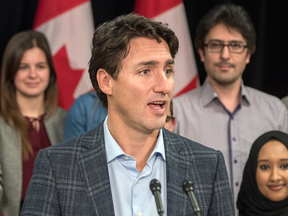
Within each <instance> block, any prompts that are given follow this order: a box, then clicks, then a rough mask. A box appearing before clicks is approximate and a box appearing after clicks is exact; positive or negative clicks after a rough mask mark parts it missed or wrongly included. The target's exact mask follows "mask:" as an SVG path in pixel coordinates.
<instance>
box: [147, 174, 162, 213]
mask: <svg viewBox="0 0 288 216" xmlns="http://www.w3.org/2000/svg"><path fill="white" fill-rule="evenodd" d="M150 190H151V191H152V194H153V195H154V197H155V202H156V207H157V212H158V214H159V215H160V216H163V214H164V209H163V205H162V200H161V196H160V194H161V183H160V182H159V181H158V180H157V179H153V180H151V182H150Z"/></svg>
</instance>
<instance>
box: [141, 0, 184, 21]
mask: <svg viewBox="0 0 288 216" xmlns="http://www.w3.org/2000/svg"><path fill="white" fill-rule="evenodd" d="M180 3H182V0H157V1H139V0H138V1H136V6H135V12H136V13H137V14H139V15H141V16H145V17H147V18H149V19H150V18H154V17H156V16H158V15H160V14H161V13H163V12H165V11H167V10H169V9H171V8H173V7H175V6H176V5H178V4H180Z"/></svg>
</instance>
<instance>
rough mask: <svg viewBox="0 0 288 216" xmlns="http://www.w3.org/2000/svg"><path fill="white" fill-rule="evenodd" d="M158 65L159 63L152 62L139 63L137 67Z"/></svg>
mask: <svg viewBox="0 0 288 216" xmlns="http://www.w3.org/2000/svg"><path fill="white" fill-rule="evenodd" d="M157 64H159V62H158V61H154V60H151V61H143V62H139V63H138V64H137V66H142V65H144V66H146V65H157Z"/></svg>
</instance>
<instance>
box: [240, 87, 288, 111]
mask: <svg viewBox="0 0 288 216" xmlns="http://www.w3.org/2000/svg"><path fill="white" fill-rule="evenodd" d="M245 88H246V91H247V92H248V94H249V96H250V97H251V98H252V100H253V101H252V102H258V103H260V104H261V105H269V106H273V107H275V106H278V107H281V108H285V105H284V104H283V102H282V101H281V100H280V99H279V98H278V97H276V96H274V95H270V94H267V93H265V92H263V91H260V90H257V89H254V88H251V87H248V86H245Z"/></svg>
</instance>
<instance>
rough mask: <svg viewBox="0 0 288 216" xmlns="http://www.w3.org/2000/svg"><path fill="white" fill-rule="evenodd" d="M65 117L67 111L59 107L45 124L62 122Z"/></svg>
mask: <svg viewBox="0 0 288 216" xmlns="http://www.w3.org/2000/svg"><path fill="white" fill-rule="evenodd" d="M66 116H67V111H66V110H65V109H63V108H61V107H56V109H55V111H54V112H53V114H52V115H51V116H50V117H49V118H48V119H47V120H46V122H49V123H50V122H63V123H64V121H65V119H66Z"/></svg>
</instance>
